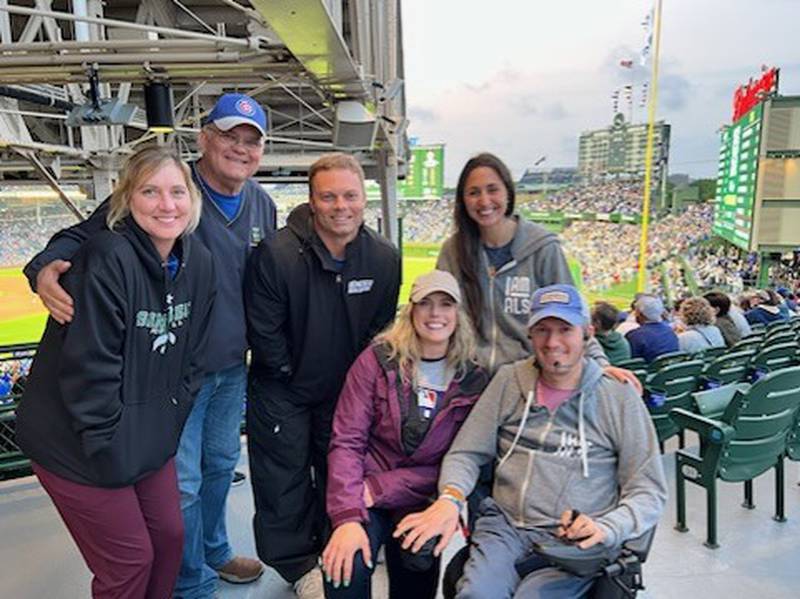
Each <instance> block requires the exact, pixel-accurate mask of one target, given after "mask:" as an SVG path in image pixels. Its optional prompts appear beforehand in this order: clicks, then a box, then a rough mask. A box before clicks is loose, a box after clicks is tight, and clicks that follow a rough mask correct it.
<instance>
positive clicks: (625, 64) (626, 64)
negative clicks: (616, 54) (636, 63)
mask: <svg viewBox="0 0 800 599" xmlns="http://www.w3.org/2000/svg"><path fill="white" fill-rule="evenodd" d="M619 66H621V67H623V68H626V69H632V68H633V61H632V60H630V59H627V58H623V59H622V60H620V61H619Z"/></svg>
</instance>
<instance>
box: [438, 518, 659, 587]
mask: <svg viewBox="0 0 800 599" xmlns="http://www.w3.org/2000/svg"><path fill="white" fill-rule="evenodd" d="M654 536H655V527H654V528H651V529H650V530H649V531H647V532H646V533H644V534H643V535H642V536H640V537H637V538H635V539H631V540H629V541H627V542H625V543H624V544H623V546H622V549H621V551H620V553H619V555H618V556H617V557H616V558H615V559H614V560H612V561H611V562H610V563H607V564H601V565H599V566H598V568H597V570H596V571H595V572H594V574H593V575H591V577H592V578H596V579H597V581H596V582H595V584H594V585H593V586H592V589H591V590H590V591H589V594H588V595H587V598H588V599H628V598H633V597H636V593H637V592H638V591H641V590H644V588H645V587H644V584H643V580H642V564H644V563H645V561H646V560H647V555H648V553H649V552H650V546H651V545H652V543H653V537H654ZM468 558H469V542H468V544H467V545H466V546H465V547H462V548H461V549H460V550H459V551H458V552H457V553H456V554H455V555H454V556H453V558H452V559H451V560H450V562H449V563H448V564H447V568H446V569H445V572H444V577H443V579H442V595H443V596H444V599H453V598H454V597H455V596H456V583H457V582H458V579H459V578H461V575H462V574H463V572H464V565H465V564H466V562H467V559H468ZM551 563H552V565H554V566H557V567H559V566H560V565H559V563H558V562H557V560H552V561H551ZM565 569H566V570H567V571H569V570H570V569H569V567H567V568H565Z"/></svg>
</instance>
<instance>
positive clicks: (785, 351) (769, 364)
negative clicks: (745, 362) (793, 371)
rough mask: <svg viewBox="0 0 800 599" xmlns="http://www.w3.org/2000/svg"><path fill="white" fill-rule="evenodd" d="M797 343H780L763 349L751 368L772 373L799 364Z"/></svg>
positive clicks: (756, 356)
mask: <svg viewBox="0 0 800 599" xmlns="http://www.w3.org/2000/svg"><path fill="white" fill-rule="evenodd" d="M797 349H798V346H797V343H795V342H792V343H779V344H777V345H773V346H771V347H768V348H765V349H762V350H761V351H759V352H758V353H756V355H755V356H753V359H752V360H751V362H750V367H751V368H752V369H754V370H757V371H760V372H772V371H773V370H778V369H779V368H784V367H786V366H794V365H795V364H797V361H798V359H797Z"/></svg>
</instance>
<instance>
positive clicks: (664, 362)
mask: <svg viewBox="0 0 800 599" xmlns="http://www.w3.org/2000/svg"><path fill="white" fill-rule="evenodd" d="M691 359H692V356H691V355H690V354H688V353H686V352H685V351H675V352H669V353H666V354H661V355H660V356H658V357H657V358H656V359H655V360H653V361H652V362H650V365H649V366H648V367H647V370H648V371H649V372H650V374H651V375H652V374H653V373H656V372H658V371H659V370H661V369H662V368H664V367H665V366H669V365H670V364H675V363H677V362H686V361H687V360H691Z"/></svg>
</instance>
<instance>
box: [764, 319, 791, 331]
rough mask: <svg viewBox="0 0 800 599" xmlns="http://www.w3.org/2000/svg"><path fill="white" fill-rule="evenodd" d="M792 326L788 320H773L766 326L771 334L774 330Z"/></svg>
mask: <svg viewBox="0 0 800 599" xmlns="http://www.w3.org/2000/svg"><path fill="white" fill-rule="evenodd" d="M790 327H791V325H790V324H789V321H788V320H773V321H772V322H771V323H769V324H768V325H767V326H766V332H767V334H769V333H772V332H774V331H782V330H785V329H788V328H790Z"/></svg>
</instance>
